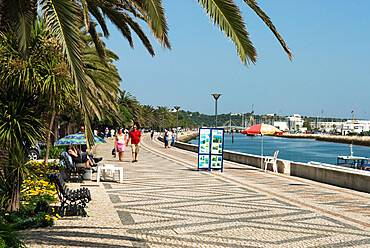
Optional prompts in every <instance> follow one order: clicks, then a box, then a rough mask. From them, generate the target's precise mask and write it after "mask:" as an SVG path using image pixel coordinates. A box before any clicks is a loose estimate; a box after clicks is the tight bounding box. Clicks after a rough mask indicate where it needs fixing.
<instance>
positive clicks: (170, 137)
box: [168, 130, 172, 148]
mask: <svg viewBox="0 0 370 248" xmlns="http://www.w3.org/2000/svg"><path fill="white" fill-rule="evenodd" d="M171 140H172V132H171V130H168V148H171Z"/></svg>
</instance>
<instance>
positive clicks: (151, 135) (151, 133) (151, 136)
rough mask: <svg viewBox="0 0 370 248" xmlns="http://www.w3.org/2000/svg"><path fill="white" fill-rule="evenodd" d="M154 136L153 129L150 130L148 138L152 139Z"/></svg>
mask: <svg viewBox="0 0 370 248" xmlns="http://www.w3.org/2000/svg"><path fill="white" fill-rule="evenodd" d="M153 137H154V130H152V131H150V139H151V140H153Z"/></svg>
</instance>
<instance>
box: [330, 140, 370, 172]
mask: <svg viewBox="0 0 370 248" xmlns="http://www.w3.org/2000/svg"><path fill="white" fill-rule="evenodd" d="M349 147H350V149H351V155H350V156H338V157H337V165H339V166H343V167H348V168H355V169H358V170H369V169H370V158H367V157H357V156H353V149H352V144H351V145H349Z"/></svg>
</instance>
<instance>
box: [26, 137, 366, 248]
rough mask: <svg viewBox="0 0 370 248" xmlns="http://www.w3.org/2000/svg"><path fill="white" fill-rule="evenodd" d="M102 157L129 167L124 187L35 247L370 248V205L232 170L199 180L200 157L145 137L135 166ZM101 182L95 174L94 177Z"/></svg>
mask: <svg viewBox="0 0 370 248" xmlns="http://www.w3.org/2000/svg"><path fill="white" fill-rule="evenodd" d="M112 147H113V141H112V140H108V143H107V144H103V145H99V146H98V147H97V155H98V156H103V157H104V160H103V161H102V162H101V163H103V164H104V163H109V164H115V165H116V166H122V167H123V170H124V183H123V184H120V183H118V182H100V183H97V182H96V180H94V178H93V181H91V182H86V183H84V184H81V185H80V184H78V183H74V184H71V185H73V187H79V186H84V187H89V189H90V190H91V193H92V198H93V200H92V201H91V202H90V203H89V204H88V206H89V208H87V209H86V210H87V212H88V214H89V216H90V217H88V218H83V217H65V218H62V219H61V220H58V221H56V224H55V226H53V227H49V228H43V229H34V230H28V231H24V232H22V234H24V237H25V242H26V244H27V246H28V247H113V248H114V247H369V246H370V195H369V194H367V193H362V192H358V191H354V190H350V189H345V188H339V187H335V186H331V185H327V184H322V183H318V182H313V181H310V180H305V179H302V178H294V177H290V176H287V175H282V174H274V173H271V172H267V173H265V172H262V171H260V170H258V169H256V168H254V167H251V166H247V165H242V164H237V163H233V162H228V161H225V163H224V172H222V173H221V172H220V171H212V172H207V171H197V170H196V167H197V154H196V153H192V152H188V151H184V150H180V149H177V148H171V149H165V148H164V147H163V145H162V143H161V142H159V141H156V140H154V141H151V140H150V138H149V136H144V138H143V142H142V148H141V150H140V153H139V157H138V160H139V162H137V163H131V151H130V149H129V148H128V149H127V150H126V152H125V157H124V162H123V163H121V162H118V159H114V158H112V156H111V154H110V153H111V149H112ZM94 176H95V177H96V174H94Z"/></svg>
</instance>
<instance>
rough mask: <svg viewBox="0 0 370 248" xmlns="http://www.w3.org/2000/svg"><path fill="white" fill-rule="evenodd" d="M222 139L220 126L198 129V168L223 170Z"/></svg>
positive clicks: (222, 131)
mask: <svg viewBox="0 0 370 248" xmlns="http://www.w3.org/2000/svg"><path fill="white" fill-rule="evenodd" d="M223 139H224V130H223V129H222V128H200V129H199V147H198V170H199V169H208V170H211V169H215V170H221V171H223Z"/></svg>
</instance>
